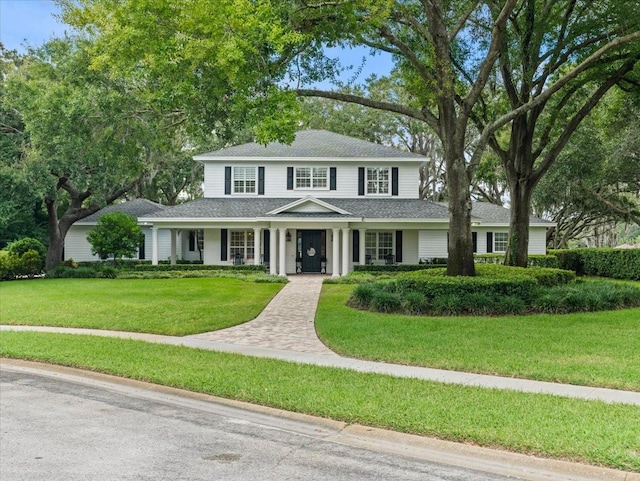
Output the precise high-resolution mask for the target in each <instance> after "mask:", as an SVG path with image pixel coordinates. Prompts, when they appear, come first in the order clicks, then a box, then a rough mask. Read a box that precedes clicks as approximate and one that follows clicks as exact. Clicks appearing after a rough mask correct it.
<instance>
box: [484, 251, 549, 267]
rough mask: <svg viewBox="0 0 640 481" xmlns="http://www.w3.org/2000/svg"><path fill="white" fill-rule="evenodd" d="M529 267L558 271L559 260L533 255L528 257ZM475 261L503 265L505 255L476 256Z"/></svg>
mask: <svg viewBox="0 0 640 481" xmlns="http://www.w3.org/2000/svg"><path fill="white" fill-rule="evenodd" d="M528 258H529V262H528V265H529V267H551V268H554V269H558V268H559V265H558V258H557V257H556V256H555V255H551V254H546V255H545V254H531V255H529V256H528ZM474 259H475V261H476V263H478V264H502V263H504V254H475V255H474Z"/></svg>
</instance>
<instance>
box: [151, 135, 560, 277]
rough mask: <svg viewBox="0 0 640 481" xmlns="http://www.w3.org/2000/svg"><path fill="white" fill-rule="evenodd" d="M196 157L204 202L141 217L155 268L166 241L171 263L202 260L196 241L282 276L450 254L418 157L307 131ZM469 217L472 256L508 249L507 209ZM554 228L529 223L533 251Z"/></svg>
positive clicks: (221, 257)
mask: <svg viewBox="0 0 640 481" xmlns="http://www.w3.org/2000/svg"><path fill="white" fill-rule="evenodd" d="M194 159H195V160H196V161H198V162H202V163H203V164H204V198H203V199H200V200H196V201H193V202H188V203H185V204H181V205H178V206H174V207H166V208H163V209H160V210H157V211H155V212H152V213H150V214H148V215H145V216H143V217H140V218H139V222H140V224H141V225H144V226H150V227H151V243H150V244H151V256H150V257H151V259H152V262H153V263H154V264H155V263H157V262H158V261H159V260H163V259H164V258H163V257H162V255H161V249H162V247H161V246H162V245H164V244H163V242H161V240H160V239H163V238H164V239H167V238H168V239H169V242H170V248H169V251H170V258H171V260H173V261H175V259H176V258H178V257H182V258H187V259H189V258H195V257H194V253H193V251H191V250H188V249H187V247H189V249H192V248H193V247H194V246H196V245H197V246H198V247H199V249H198V255H199V256H201V258H202V261H203V262H204V264H229V263H244V264H246V263H249V264H268V266H269V272H270V273H271V274H278V275H286V274H293V273H296V272H298V273H300V272H302V273H327V274H331V275H334V276H338V275H344V274H346V273H348V272H350V271H351V270H353V266H354V265H356V264H364V263H407V264H417V263H418V262H419V261H420V260H421V259H422V260H425V259H432V258H446V257H447V230H448V227H447V226H448V222H449V214H448V209H447V206H446V205H445V204H440V203H432V202H428V201H425V200H420V199H419V194H418V191H419V189H418V187H419V186H418V180H419V175H418V170H419V166H420V164H421V163H422V162H423V161H424V160H425V159H424V157H422V156H420V155H416V154H412V153H409V152H402V151H399V150H396V149H393V148H390V147H385V146H381V145H378V144H373V143H370V142H365V141H362V140H358V139H354V138H350V137H346V136H343V135H339V134H335V133H332V132H327V131H323V130H307V131H301V132H298V133H297V136H296V139H295V141H294V142H293V143H292V144H291V145H283V144H279V143H272V144H269V145H267V146H264V145H260V144H256V143H249V144H244V145H238V146H234V147H230V148H226V149H222V150H218V151H215V152H209V153H206V154H201V155H197V156H195V157H194ZM472 215H473V220H474V221H473V230H474V234H473V238H474V247H475V250H476V251H477V252H479V253H484V252H504V251H505V249H506V243H507V232H508V226H509V211H508V210H507V209H504V208H501V207H497V206H494V205H490V204H484V203H478V204H475V205H474V207H473V211H472ZM550 225H552V224H550V223H548V222H545V221H542V220H540V219H535V218H534V219H532V223H531V230H530V242H529V252H530V254H544V253H545V252H546V247H545V233H546V229H547V227H549V226H550ZM167 231H168V232H169V233H170V235H169V236H166V232H167ZM163 236H164V237H163ZM164 250H165V251H166V248H164ZM147 256H148V257H149V252H148V251H147Z"/></svg>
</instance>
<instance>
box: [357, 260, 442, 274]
mask: <svg viewBox="0 0 640 481" xmlns="http://www.w3.org/2000/svg"><path fill="white" fill-rule="evenodd" d="M443 265H446V262H445V263H444V264H443V263H438V264H436V263H433V264H363V265H356V266H353V270H354V271H355V272H370V273H382V272H412V271H422V270H425V269H434V268H442V266H443Z"/></svg>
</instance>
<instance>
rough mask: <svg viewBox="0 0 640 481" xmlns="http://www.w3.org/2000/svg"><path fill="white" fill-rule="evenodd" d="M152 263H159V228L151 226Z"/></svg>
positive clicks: (155, 264)
mask: <svg viewBox="0 0 640 481" xmlns="http://www.w3.org/2000/svg"><path fill="white" fill-rule="evenodd" d="M151 264H153V265H154V266H157V265H158V228H157V227H152V228H151Z"/></svg>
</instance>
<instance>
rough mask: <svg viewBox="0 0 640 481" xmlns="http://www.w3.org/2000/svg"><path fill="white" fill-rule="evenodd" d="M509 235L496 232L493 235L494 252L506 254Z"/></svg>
mask: <svg viewBox="0 0 640 481" xmlns="http://www.w3.org/2000/svg"><path fill="white" fill-rule="evenodd" d="M508 241H509V234H507V233H506V232H494V234H493V252H506V251H507V242H508Z"/></svg>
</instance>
